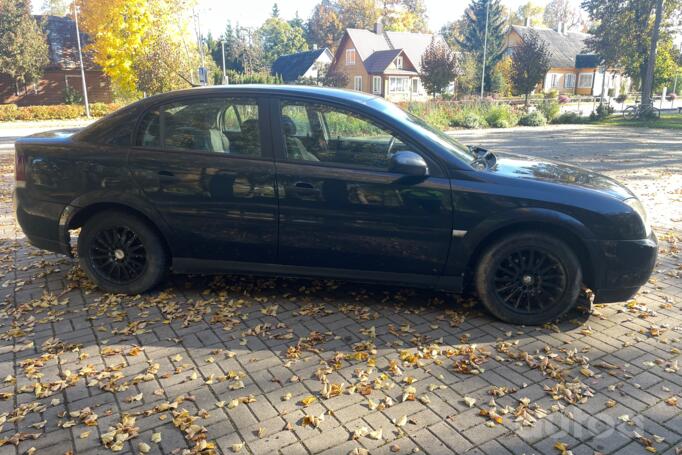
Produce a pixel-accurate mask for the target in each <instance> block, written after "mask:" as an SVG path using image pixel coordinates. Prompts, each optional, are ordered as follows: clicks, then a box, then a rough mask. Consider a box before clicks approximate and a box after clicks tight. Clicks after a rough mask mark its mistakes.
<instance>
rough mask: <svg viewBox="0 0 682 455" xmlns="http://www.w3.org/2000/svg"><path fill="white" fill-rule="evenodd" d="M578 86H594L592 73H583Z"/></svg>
mask: <svg viewBox="0 0 682 455" xmlns="http://www.w3.org/2000/svg"><path fill="white" fill-rule="evenodd" d="M578 87H580V88H591V87H592V73H582V74H581V75H580V76H579V78H578Z"/></svg>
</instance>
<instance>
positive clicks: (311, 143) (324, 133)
mask: <svg viewBox="0 0 682 455" xmlns="http://www.w3.org/2000/svg"><path fill="white" fill-rule="evenodd" d="M298 109H300V110H301V111H302V112H305V113H307V114H308V115H307V116H306V118H308V119H316V121H308V122H307V123H306V125H307V127H308V128H309V132H308V134H307V135H305V137H302V136H301V135H300V134H298V133H297V124H296V122H294V121H293V119H292V118H291V117H290V114H291V113H292V112H294V111H295V110H298ZM281 113H282V135H283V138H284V142H285V147H286V157H287V159H289V160H295V161H313V162H326V163H334V164H343V165H348V166H362V167H372V168H377V169H382V170H386V169H387V168H388V161H389V159H390V157H391V154H393V153H395V152H397V151H400V150H406V149H407V148H406V147H405V144H404V143H403V142H402V141H400V140H399V139H398V138H396V137H395V136H393V135H392V134H391V133H390V132H389V131H388V130H386V129H384V128H382V127H380V126H377V125H376V124H375V123H373V122H371V121H369V120H367V119H365V118H363V117H361V116H358V115H357V114H354V113H351V112H347V111H345V110H341V109H338V108H336V107H332V106H327V105H323V104H312V103H310V104H308V103H285V104H283V106H282V112H281Z"/></svg>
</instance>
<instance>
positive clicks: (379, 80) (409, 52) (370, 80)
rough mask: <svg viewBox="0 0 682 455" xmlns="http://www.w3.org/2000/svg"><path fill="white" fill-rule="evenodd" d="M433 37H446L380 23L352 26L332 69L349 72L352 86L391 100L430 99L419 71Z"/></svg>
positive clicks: (438, 38) (340, 46)
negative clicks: (372, 26) (367, 27)
mask: <svg viewBox="0 0 682 455" xmlns="http://www.w3.org/2000/svg"><path fill="white" fill-rule="evenodd" d="M433 39H436V40H442V38H441V37H440V36H438V35H432V34H430V33H408V32H391V31H384V30H383V27H382V26H381V23H380V22H378V23H377V25H376V28H375V30H374V31H370V30H364V29H354V28H349V29H347V30H346V33H344V35H343V38H341V42H340V43H339V47H338V48H337V50H336V53H335V55H334V60H333V61H332V64H331V67H330V69H329V71H330V72H343V73H345V74H346V75H347V76H348V83H347V86H346V88H349V89H353V90H358V91H361V92H366V93H372V94H374V95H379V96H383V97H384V98H387V99H389V100H391V101H420V100H426V99H428V97H429V96H428V94H427V93H426V90H424V87H423V86H422V83H421V80H420V78H419V74H420V71H421V58H422V55H423V54H424V52H425V51H426V48H427V47H428V45H429V44H430V43H431V40H433Z"/></svg>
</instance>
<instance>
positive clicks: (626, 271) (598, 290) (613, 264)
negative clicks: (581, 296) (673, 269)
mask: <svg viewBox="0 0 682 455" xmlns="http://www.w3.org/2000/svg"><path fill="white" fill-rule="evenodd" d="M591 249H592V252H593V255H594V256H596V257H594V271H595V274H594V275H595V276H594V277H595V283H594V284H593V285H592V287H593V291H594V293H595V295H596V299H595V301H596V302H598V303H608V302H622V301H624V300H627V299H629V298H631V297H632V296H633V295H635V293H636V292H637V291H638V290H639V288H640V287H641V286H642V285H644V284H645V283H646V282H647V280H648V279H649V277H650V276H651V273H652V272H653V270H654V266H655V265H656V257H657V255H658V242H657V240H656V236H655V235H654V234H653V232H652V233H651V235H650V236H649V238H646V239H642V240H595V241H593V242H592V245H591Z"/></svg>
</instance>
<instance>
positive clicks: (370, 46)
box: [346, 28, 445, 73]
mask: <svg viewBox="0 0 682 455" xmlns="http://www.w3.org/2000/svg"><path fill="white" fill-rule="evenodd" d="M346 34H347V35H348V38H350V40H351V41H352V42H353V45H354V46H355V50H356V52H357V53H358V55H359V56H360V59H361V60H362V62H363V64H364V65H365V68H366V69H367V72H369V73H373V72H374V73H376V72H380V71H377V70H376V68H378V67H379V66H381V65H383V63H384V61H385V59H387V58H388V57H389V56H390V55H393V58H395V57H396V56H397V55H398V51H401V50H402V51H403V52H404V54H405V56H406V57H407V58H408V59H409V60H410V62H411V63H412V65H413V66H414V67H415V68H417V70H420V67H421V59H422V55H424V52H425V51H426V48H427V47H428V45H429V44H430V43H431V40H433V39H436V40H438V41H443V42H445V41H444V40H443V38H442V37H441V36H440V35H434V34H431V33H411V32H384V33H378V34H377V33H374V32H371V31H369V30H365V29H358V28H349V29H347V30H346ZM374 54H378V55H376V56H375V55H374ZM393 58H391V59H390V60H389V61H388V62H387V63H386V66H384V67H383V69H386V67H387V66H388V65H389V64H390V62H391V61H393ZM368 62H369V64H370V66H371V69H370V68H369V67H367V65H368Z"/></svg>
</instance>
